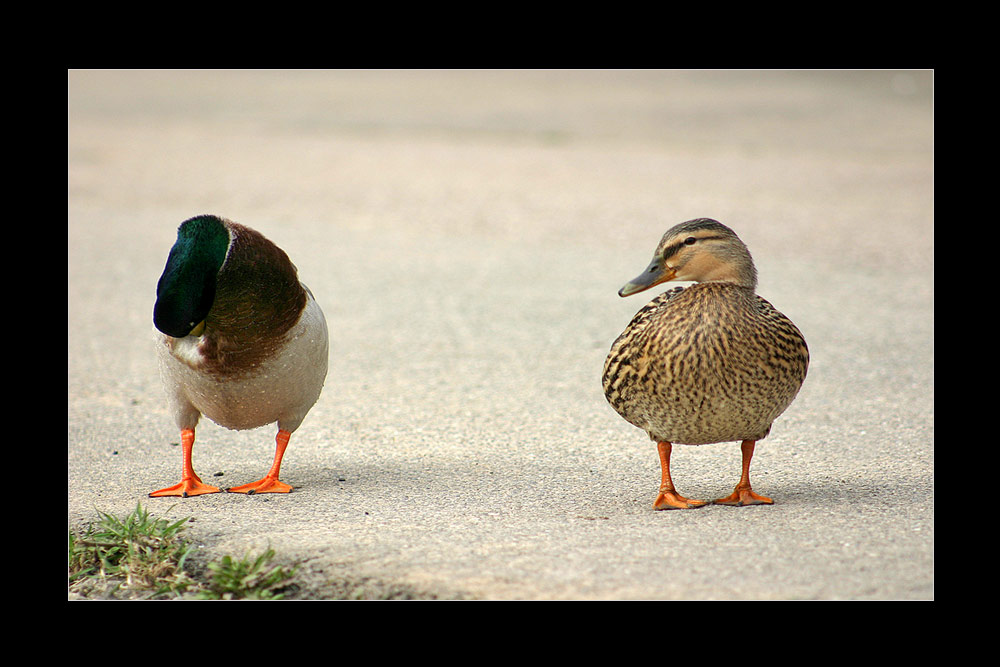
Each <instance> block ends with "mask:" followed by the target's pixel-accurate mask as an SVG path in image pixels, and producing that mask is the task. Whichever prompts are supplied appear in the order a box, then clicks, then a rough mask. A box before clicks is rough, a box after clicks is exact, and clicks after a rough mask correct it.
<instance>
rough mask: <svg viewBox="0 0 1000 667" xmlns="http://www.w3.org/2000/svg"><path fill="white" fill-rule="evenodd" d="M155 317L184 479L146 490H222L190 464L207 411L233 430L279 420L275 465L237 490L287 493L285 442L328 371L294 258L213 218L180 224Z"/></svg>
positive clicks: (320, 323) (320, 328)
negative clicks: (283, 463) (282, 473)
mask: <svg viewBox="0 0 1000 667" xmlns="http://www.w3.org/2000/svg"><path fill="white" fill-rule="evenodd" d="M153 323H154V324H155V326H156V328H157V329H158V330H159V331H160V332H161V335H158V345H157V353H158V357H159V361H160V375H161V376H162V378H163V383H164V386H165V387H166V390H167V403H168V406H169V409H170V412H171V414H172V415H173V417H174V419H175V420H176V422H177V426H178V427H179V428H180V429H181V445H182V448H183V452H182V453H183V457H184V462H183V468H182V473H181V481H180V483H179V484H176V485H174V486H171V487H168V488H165V489H160V490H159V491H154V492H152V493H150V494H149V495H150V496H183V497H185V498H186V497H188V496H197V495H201V494H204V493H216V492H218V491H219V490H220V489H218V488H216V487H214V486H209V485H208V484H204V483H202V481H201V479H199V478H198V475H196V474H195V472H194V468H193V467H192V465H191V451H192V449H193V447H194V429H195V426H197V424H198V420H199V418H200V417H201V415H202V414H204V415H205V416H207V417H208V418H209V419H211V420H212V421H214V422H215V423H217V424H219V425H220V426H225V427H226V428H230V429H237V430H244V429H251V428H257V427H259V426H264V425H265V424H271V423H273V422H277V423H278V435H277V437H276V438H275V441H276V443H277V446H276V449H275V454H274V463H273V465H272V466H271V470H270V471H269V472H268V473H267V475H266V476H265V477H264V478H263V479H260V480H258V481H256V482H252V483H250V484H244V485H242V486H237V487H233V488H230V489H228V491H232V492H235V493H248V494H252V493H288V492H289V491H291V490H292V487H291V486H289V485H288V484H285V483H284V482H281V481H279V480H278V473H279V472H280V470H281V459H282V457H283V456H284V453H285V448H286V447H287V446H288V439H289V437H290V436H291V434H292V433H293V432H294V431H295V429H297V428H298V427H299V425H300V424H301V423H302V420H303V419H305V416H306V413H307V412H309V410H310V408H312V406H313V405H314V404H315V403H316V400H317V399H318V398H319V394H320V391H321V390H322V389H323V381H324V379H325V378H326V368H327V345H328V337H327V328H326V318H325V317H324V316H323V311H322V310H320V307H319V304H317V303H316V300H315V299H314V298H313V295H312V292H310V291H309V289H308V288H306V286H305V285H303V284H302V283H300V282H299V279H298V274H297V271H296V269H295V266H294V265H293V264H292V263H291V261H289V259H288V255H286V254H285V253H284V251H283V250H281V248H279V247H278V246H276V245H274V244H273V243H271V242H270V241H268V240H267V239H266V238H264V237H263V236H262V235H261V234H260V233H258V232H256V231H254V230H252V229H250V228H248V227H244V226H243V225H239V224H236V223H235V222H232V221H230V220H226V219H224V218H219V217H216V216H214V215H202V216H198V217H195V218H191V219H190V220H187V221H185V222H184V223H182V224H181V226H180V228H179V229H178V230H177V242H176V243H175V244H174V247H173V248H171V250H170V255H169V256H168V257H167V264H166V267H165V268H164V269H163V275H162V276H160V281H159V283H158V284H157V286H156V306H155V307H154V308H153Z"/></svg>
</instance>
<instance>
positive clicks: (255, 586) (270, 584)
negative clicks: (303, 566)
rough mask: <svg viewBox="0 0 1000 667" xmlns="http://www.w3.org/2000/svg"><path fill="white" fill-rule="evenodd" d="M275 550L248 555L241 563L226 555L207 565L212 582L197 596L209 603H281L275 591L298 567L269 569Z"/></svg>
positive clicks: (278, 594)
mask: <svg viewBox="0 0 1000 667" xmlns="http://www.w3.org/2000/svg"><path fill="white" fill-rule="evenodd" d="M272 558H274V550H273V549H268V550H267V551H265V552H264V553H262V554H260V555H259V556H257V557H256V558H254V557H253V556H252V555H251V554H247V555H246V556H244V557H243V558H242V559H241V560H235V559H233V558H232V557H230V556H223V557H222V558H221V559H220V560H218V561H215V562H214V563H209V564H208V569H209V571H211V573H212V575H211V580H210V581H209V582H208V584H207V585H206V586H205V587H204V588H203V590H201V591H199V593H198V597H200V598H203V599H210V600H233V599H247V600H280V599H281V598H282V597H284V594H282V593H279V592H277V591H276V590H275V589H276V588H278V587H279V586H280V585H282V584H284V583H285V582H286V581H288V580H289V579H291V578H292V577H293V576H295V572H296V570H297V569H298V568H292V569H291V570H286V569H285V568H283V567H281V566H280V565H276V566H274V567H272V568H270V569H269V568H268V563H269V562H270V561H271V559H272Z"/></svg>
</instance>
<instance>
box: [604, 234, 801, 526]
mask: <svg viewBox="0 0 1000 667" xmlns="http://www.w3.org/2000/svg"><path fill="white" fill-rule="evenodd" d="M668 280H693V281H696V282H697V284H695V285H692V286H690V287H686V288H685V287H676V288H674V289H672V290H669V291H667V292H664V293H663V294H660V295H659V296H658V297H656V298H655V299H653V300H652V301H650V302H649V303H648V304H646V306H644V307H643V308H642V309H641V310H640V311H639V312H638V313H636V315H635V317H634V318H633V319H632V321H631V322H630V323H629V325H628V326H627V327H626V328H625V331H624V332H622V334H621V336H619V337H618V339H617V340H616V341H615V343H614V345H612V346H611V352H610V354H608V358H607V361H605V363H604V378H603V379H604V395H605V396H606V397H607V399H608V402H609V403H611V406H612V407H613V408H614V409H615V410H616V411H617V412H618V414H620V415H621V416H622V417H624V418H625V419H626V421H628V422H630V423H631V424H634V425H636V426H638V427H639V428H641V429H643V430H645V431H646V432H647V433H648V434H649V437H650V438H652V440H653V441H654V442H656V443H657V449H658V450H659V454H660V467H661V470H662V483H661V485H660V494H659V496H658V497H657V498H656V502H655V503H654V505H653V507H654V508H655V509H679V508H690V507H701V506H702V505H705V504H706V501H704V500H692V499H690V498H685V497H683V496H681V495H680V494H679V493H677V490H676V489H675V488H674V484H673V481H672V480H671V479H670V452H671V444H672V443H679V444H684V445H706V444H710V443H715V442H729V441H735V440H740V441H742V450H743V473H742V475H741V477H740V481H739V483H738V484H737V485H736V488H735V490H734V491H733V493H732V494H731V495H729V496H726V497H725V498H719V499H718V500H715V501H714V502H715V503H717V504H721V505H757V504H768V505H770V504H772V503H773V502H774V501H773V500H771V499H770V498H767V497H765V496H761V495H758V494H756V493H754V492H753V490H752V489H751V488H750V460H751V459H752V458H753V451H754V447H755V445H756V443H757V441H758V440H762V439H763V438H764V437H765V436H767V434H768V433H769V432H770V430H771V423H772V422H773V421H774V420H775V419H776V418H777V417H778V415H780V414H781V413H782V412H784V411H785V408H787V407H788V406H789V405H790V404H791V402H792V400H794V398H795V395H796V394H797V393H798V391H799V388H800V387H801V386H802V382H803V381H804V380H805V377H806V369H807V368H808V366H809V350H808V348H807V347H806V341H805V339H804V338H803V337H802V334H801V333H800V332H799V330H798V329H797V328H796V327H795V325H794V324H792V321H791V320H789V319H788V318H787V317H785V316H784V315H782V314H781V313H779V312H778V311H777V310H775V309H774V307H773V306H772V305H771V304H770V303H768V302H767V301H765V300H764V299H762V298H761V297H759V296H757V294H756V293H755V292H754V289H755V288H756V286H757V270H756V269H755V268H754V264H753V259H752V258H751V257H750V251H749V250H747V247H746V246H745V245H744V244H743V241H741V240H740V238H739V237H738V236H736V234H735V233H734V232H733V230H731V229H729V228H728V227H726V226H725V225H723V224H721V223H719V222H716V221H715V220H710V219H708V218H700V219H697V220H689V221H688V222H683V223H681V224H679V225H677V226H675V227H674V228H673V229H671V230H670V231H668V232H667V233H666V234H664V236H663V239H662V240H661V241H660V244H659V245H658V246H657V247H656V252H655V253H654V254H653V261H652V263H651V264H650V265H649V266H648V267H647V268H646V270H645V271H643V273H642V274H640V275H639V276H638V277H637V278H635V279H634V280H632V281H631V282H630V283H628V284H627V285H625V286H624V287H622V288H621V290H619V292H618V294H619V295H620V296H623V297H625V296H629V295H630V294H635V293H637V292H641V291H643V290H646V289H649V288H650V287H653V286H654V285H658V284H659V283H662V282H666V281H668Z"/></svg>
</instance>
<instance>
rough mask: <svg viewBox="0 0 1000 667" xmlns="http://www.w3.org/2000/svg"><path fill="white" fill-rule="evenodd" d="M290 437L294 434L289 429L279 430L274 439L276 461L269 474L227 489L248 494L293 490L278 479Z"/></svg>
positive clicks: (231, 491)
mask: <svg viewBox="0 0 1000 667" xmlns="http://www.w3.org/2000/svg"><path fill="white" fill-rule="evenodd" d="M290 437H292V434H291V433H289V432H288V431H285V430H281V429H279V430H278V435H277V436H276V437H275V439H274V441H275V448H274V463H272V464H271V469H270V470H268V471H267V475H265V476H264V478H263V479H259V480H257V481H256V482H250V483H249V484H242V485H240V486H234V487H232V488H230V489H226V490H227V491H229V492H230V493H246V494H248V495H253V494H255V493H288V492H289V491H291V490H292V487H291V486H289V485H288V484H285V483H284V482H281V481H279V480H278V473H279V472H281V458H282V457H283V456H284V455H285V448H286V447H288V439H289V438H290Z"/></svg>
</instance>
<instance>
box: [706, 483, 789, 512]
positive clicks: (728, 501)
mask: <svg viewBox="0 0 1000 667" xmlns="http://www.w3.org/2000/svg"><path fill="white" fill-rule="evenodd" d="M712 504H714V505H732V506H734V507H743V506H744V505H773V504H774V501H773V500H771V499H770V498H768V497H767V496H762V495H760V494H757V493H754V492H753V489H751V488H750V487H749V486H745V487H740V486H737V487H736V488H735V489H734V490H733V492H732V493H730V494H729V495H728V496H726V497H725V498H718V499H717V500H713V501H712Z"/></svg>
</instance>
